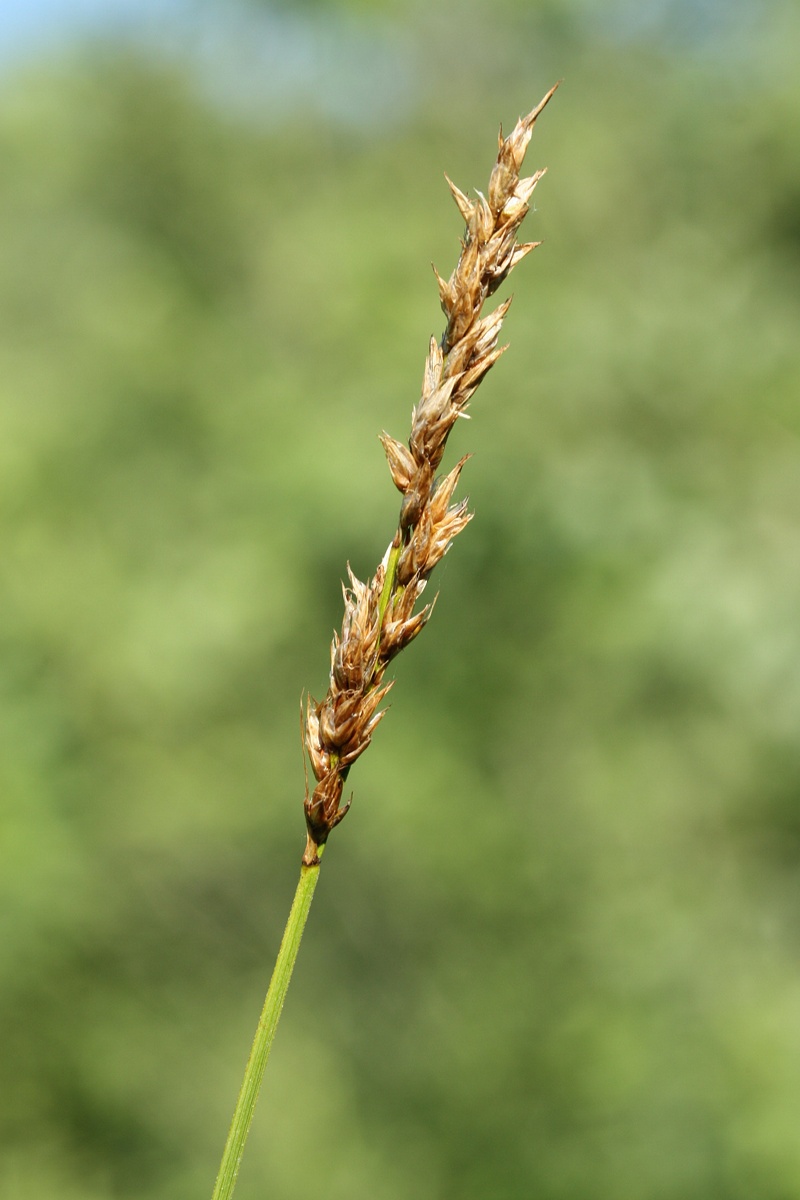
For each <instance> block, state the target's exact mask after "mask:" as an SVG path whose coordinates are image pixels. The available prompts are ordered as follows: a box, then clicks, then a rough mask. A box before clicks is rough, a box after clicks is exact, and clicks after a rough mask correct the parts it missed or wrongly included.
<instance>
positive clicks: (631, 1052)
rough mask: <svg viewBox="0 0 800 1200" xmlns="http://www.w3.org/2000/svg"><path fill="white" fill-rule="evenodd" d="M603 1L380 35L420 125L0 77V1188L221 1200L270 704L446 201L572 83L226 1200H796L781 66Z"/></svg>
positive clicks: (360, 527) (320, 651) (294, 839)
mask: <svg viewBox="0 0 800 1200" xmlns="http://www.w3.org/2000/svg"><path fill="white" fill-rule="evenodd" d="M353 7H354V11H356V12H358V6H357V5H356V6H351V8H353ZM676 7H677V6H676ZM326 8H327V9H328V10H333V11H334V12H335V11H336V6H333V5H327V6H325V5H318V6H314V5H309V6H307V8H306V9H305V10H304V12H305V13H306V19H308V20H309V21H313V20H315V19H319V12H321V11H322V10H324V9H326ZM317 10H319V11H317ZM621 11H622V10H621V6H620V9H619V11H618V17H619V21H618V23H617V24H616V25H614V23H613V22H609V23H608V25H604V23H603V20H602V19H601V13H600V10H599V9H597V8H595V7H594V6H592V5H589V4H586V5H583V6H580V7H579V6H575V8H574V9H570V8H569V6H561V5H559V4H557V3H555V0H552V2H551V3H550V4H548V5H546V6H542V7H541V10H537V12H536V13H533V12H531V10H530V9H529V8H528V7H527V6H525V5H519V4H512V3H510V2H508V3H504V4H501V5H499V6H498V7H497V8H496V9H495V8H493V7H492V6H486V9H485V10H484V9H482V8H479V7H476V6H467V5H463V6H461V8H459V6H458V5H456V6H448V5H443V6H441V8H438V9H436V10H435V11H434V10H431V11H430V12H427V13H424V12H422V11H421V10H418V9H416V8H415V7H413V6H410V5H408V6H404V9H403V17H402V33H403V41H402V50H403V53H409V51H411V52H412V53H413V57H414V63H415V68H414V69H415V71H416V72H417V87H418V91H419V95H418V97H417V99H416V101H415V102H414V103H410V104H409V105H408V107H407V108H406V109H404V110H403V111H401V112H398V113H397V114H395V117H394V119H393V120H392V121H388V122H381V123H371V122H370V121H369V120H365V122H364V123H363V125H361V126H354V125H347V124H342V123H340V122H338V123H337V121H335V120H334V119H333V118H331V117H330V116H326V115H325V112H324V105H323V104H322V103H321V104H320V111H315V109H314V105H313V103H310V102H308V101H307V102H305V103H304V104H302V105H299V106H298V109H297V112H296V113H295V114H294V115H293V116H292V117H291V118H290V119H288V120H282V121H281V122H275V121H272V120H270V118H269V113H268V112H265V114H264V118H263V120H261V119H256V118H255V117H254V114H253V112H252V111H251V112H248V113H246V114H245V113H243V112H241V111H240V110H239V109H237V108H236V106H235V105H233V106H231V107H228V108H226V107H225V105H224V104H223V103H222V102H221V101H220V99H219V96H218V95H216V96H212V95H211V94H209V92H208V91H207V90H204V88H203V87H202V86H201V84H200V83H199V82H198V80H197V78H196V77H193V76H192V73H191V71H190V70H189V68H188V66H187V67H185V68H184V67H183V66H182V65H181V64H180V63H179V62H175V61H173V60H170V59H167V58H164V59H161V60H158V59H157V58H155V57H154V56H152V55H148V54H147V53H145V52H144V51H141V50H140V51H135V50H133V49H130V48H129V49H125V48H122V47H119V48H114V47H111V46H105V47H100V46H97V45H95V46H93V47H88V48H87V49H86V50H85V51H84V52H81V53H80V54H76V53H73V54H71V55H65V56H64V57H63V59H61V60H55V59H54V60H52V61H50V62H48V63H47V64H44V65H41V66H38V67H37V66H34V67H30V68H28V69H26V70H25V71H19V72H17V73H15V74H12V75H7V77H6V79H5V81H4V83H3V93H2V94H3V104H2V109H1V110H0V156H1V157H2V161H3V163H4V169H3V172H2V176H0V223H1V225H2V230H3V236H2V238H1V239H0V316H1V319H0V521H2V541H3V546H4V554H3V556H2V560H1V561H0V609H1V610H2V614H3V621H2V630H0V645H1V647H2V651H1V653H0V796H1V797H2V830H3V863H4V866H3V872H2V878H1V880H0V922H2V923H1V924H0V969H1V970H2V993H0V1005H1V1006H2V1027H3V1030H4V1039H3V1041H4V1052H3V1055H2V1062H3V1067H2V1074H3V1081H2V1087H0V1112H2V1122H3V1140H4V1155H3V1161H2V1166H0V1194H2V1195H3V1196H8V1197H9V1198H10V1197H14V1198H15V1200H45V1198H46V1200H50V1198H51V1197H54V1196H58V1197H59V1198H60V1200H62V1198H63V1200H70V1198H71V1197H76V1198H78V1197H80V1200H100V1198H105V1197H120V1198H124V1197H141V1196H144V1195H146V1196H148V1197H152V1198H153V1200H158V1198H159V1197H164V1200H167V1198H169V1200H182V1198H183V1197H185V1198H186V1200H188V1198H189V1197H195V1196H197V1195H203V1194H205V1193H206V1192H210V1188H211V1182H212V1180H213V1175H214V1172H215V1170H216V1165H217V1160H218V1156H219V1153H220V1151H221V1147H222V1142H223V1140H224V1133H225V1128H226V1124H227V1120H228V1118H229V1115H230V1110H231V1107H232V1104H233V1099H234V1096H235V1091H236V1087H237V1086H238V1080H239V1075H240V1071H241V1067H242V1065H243V1061H244V1056H245V1054H246V1050H247V1047H248V1045H249V1039H250V1037H251V1034H252V1027H253V1024H254V1022H255V1019H256V1015H257V1012H258V1009H259V1006H260V1003H261V1000H262V997H263V991H264V989H265V986H266V982H267V979H268V975H269V970H270V965H271V960H272V956H273V955H274V951H275V948H276V946H277V941H278V938H279V936H280V931H281V928H282V925H283V921H284V919H285V916H286V912H287V910H288V904H289V901H290V898H291V892H292V888H293V886H294V882H295V877H296V873H297V869H298V865H299V858H300V853H301V851H302V845H303V828H302V815H301V803H300V801H301V795H302V786H303V785H302V768H301V765H300V752H299V734H298V713H297V706H298V699H299V695H300V692H301V690H302V689H303V688H310V689H311V691H312V692H316V693H317V694H319V693H320V692H322V691H324V687H325V676H326V663H327V641H328V638H329V635H330V630H331V628H332V627H333V626H334V625H335V624H336V623H337V622H338V620H339V614H340V605H341V600H340V595H339V580H340V578H341V577H342V575H343V573H344V569H345V564H346V562H347V561H348V560H349V561H350V562H351V563H352V566H353V569H354V570H355V571H356V573H358V574H361V575H362V576H363V575H366V574H368V573H369V572H370V571H372V570H373V569H374V565H375V563H376V561H377V559H378V557H379V556H380V554H381V553H382V552H383V549H384V547H385V543H386V541H387V540H388V537H389V536H390V534H391V531H392V529H393V527H394V521H395V517H396V508H397V500H398V498H397V495H396V493H395V492H394V490H393V488H392V486H391V483H390V481H389V479H388V472H387V471H386V468H385V464H384V462H383V456H382V452H381V449H380V446H379V445H378V442H377V439H376V434H377V433H378V432H379V431H380V430H381V429H382V428H387V429H388V430H389V431H390V432H391V433H392V434H394V435H395V436H405V434H406V431H407V428H408V419H409V412H410V407H411V404H412V403H413V402H414V399H415V398H416V395H417V389H418V383H419V378H420V375H421V370H422V361H423V357H424V353H425V347H426V343H427V339H428V337H429V335H430V334H431V333H432V332H437V333H438V332H439V331H440V325H441V318H440V314H439V313H438V309H437V306H436V298H435V285H434V282H433V279H432V278H431V276H430V275H429V272H428V268H427V263H428V261H429V260H430V259H431V258H433V259H435V261H436V263H437V266H438V267H439V269H440V270H442V271H443V272H444V273H446V272H447V271H449V269H450V267H451V265H452V263H453V262H454V260H455V257H456V252H457V242H456V235H457V232H458V231H459V221H458V215H457V213H456V211H455V209H454V207H453V206H452V203H451V201H450V200H449V197H448V195H447V190H446V186H445V184H444V181H443V180H442V174H441V173H442V170H445V169H446V170H447V171H448V173H449V174H451V176H452V177H453V178H454V179H455V180H456V181H457V182H458V183H459V184H460V185H461V186H462V187H464V188H468V187H471V186H481V185H482V184H484V183H485V180H486V178H487V172H488V169H489V165H490V162H491V156H492V139H493V137H494V134H495V132H496V123H497V121H498V120H499V119H500V118H502V119H503V120H504V121H505V123H506V124H507V125H508V124H510V123H511V122H512V121H513V119H514V118H515V117H516V115H517V113H518V112H519V111H521V110H522V109H523V108H524V107H526V106H530V105H531V104H533V103H534V102H535V101H536V100H538V98H539V97H540V95H541V94H542V93H543V92H544V91H545V90H546V88H547V87H548V86H549V85H550V83H551V82H553V80H554V78H556V77H558V76H560V75H564V76H566V83H565V86H564V88H563V89H562V90H561V91H560V92H559V93H558V95H557V97H556V99H555V100H554V102H553V104H552V106H551V107H550V108H549V109H548V111H547V113H546V115H545V117H543V119H542V122H541V124H540V126H539V127H538V128H537V132H536V135H535V137H534V142H533V144H532V147H531V151H530V157H529V162H530V165H531V167H536V166H539V165H544V164H548V165H549V167H550V174H549V175H548V176H547V177H546V179H545V180H544V181H543V183H542V184H541V185H540V190H539V191H538V192H537V204H538V208H539V209H540V212H537V213H536V214H532V216H531V217H530V218H529V223H528V232H529V234H530V236H537V237H538V236H544V237H545V238H546V245H545V246H544V247H543V248H542V249H541V250H539V251H537V253H536V255H534V256H533V258H532V259H530V260H528V261H527V262H526V263H525V264H524V265H523V266H522V267H521V268H520V269H519V271H518V272H517V274H516V276H515V290H516V292H517V297H516V300H515V303H514V306H513V307H512V310H511V313H510V316H509V318H508V322H507V326H506V329H507V337H508V340H509V341H510V343H511V350H510V351H509V353H508V355H507V356H506V357H505V358H504V359H503V360H502V361H501V362H500V364H499V365H498V366H497V367H496V368H495V370H494V371H493V372H492V374H491V375H490V376H489V378H488V379H487V381H486V383H485V385H484V386H483V387H482V389H481V392H480V393H479V394H478V396H477V397H476V400H475V403H474V420H473V421H472V422H471V423H470V424H469V425H464V426H463V427H462V428H461V429H460V431H459V433H458V445H457V446H456V447H455V450H456V452H457V453H462V452H464V451H466V450H471V451H474V452H475V457H474V458H473V459H472V460H471V461H470V463H469V465H468V468H467V470H466V472H465V476H464V479H465V486H466V487H467V488H468V489H469V491H470V493H471V496H472V504H473V507H474V509H475V512H476V519H475V521H474V522H473V523H472V525H471V526H470V528H469V530H468V531H467V532H466V533H465V534H464V536H463V537H462V538H460V539H459V543H458V544H457V545H456V546H455V547H454V550H453V553H452V555H450V556H448V559H447V561H446V563H444V564H443V567H442V569H441V570H440V572H439V579H438V581H437V584H438V587H439V588H440V589H441V595H440V599H439V602H438V604H437V608H436V612H435V615H434V618H433V620H432V623H431V625H430V627H429V628H428V630H427V631H426V633H425V634H424V636H423V637H422V638H421V639H420V641H419V642H418V643H416V644H415V646H414V647H413V649H412V650H410V651H409V652H408V654H407V655H404V656H403V658H402V659H401V660H400V661H399V663H398V671H397V674H398V677H399V678H398V685H397V687H396V689H395V691H394V693H393V698H392V699H393V705H392V711H391V714H390V716H389V717H388V718H387V720H386V721H385V722H384V724H383V725H382V726H381V729H380V732H379V734H378V735H377V736H376V740H375V744H374V746H373V748H372V749H371V750H370V752H369V754H368V755H366V756H365V758H364V759H363V760H362V761H360V762H359V764H358V766H357V768H356V769H355V770H354V772H353V775H352V777H351V779H352V783H353V786H354V790H355V801H354V804H353V810H352V813H351V815H350V816H349V817H348V818H347V821H346V822H345V824H344V825H343V826H342V827H341V828H340V829H339V830H338V831H337V832H336V834H335V835H334V837H333V838H332V840H331V845H330V848H329V852H328V854H327V856H326V859H325V862H324V866H323V872H322V878H321V882H320V887H319V890H318V896H317V900H316V901H315V909H314V911H313V912H312V917H311V921H310V925H309V929H308V932H307V935H306V943H305V944H304V946H303V950H302V953H301V960H300V965H299V968H298V972H297V976H296V979H295V982H294V983H293V986H292V993H290V999H289V1003H288V1006H287V1010H286V1013H285V1015H284V1018H283V1023H282V1026H281V1029H280V1032H279V1037H278V1041H277V1044H276V1049H275V1052H274V1055H273V1059H272V1062H271V1064H270V1069H269V1072H268V1076H267V1085H266V1089H265V1093H264V1095H263V1097H262V1100H261V1102H260V1107H259V1110H258V1112H257V1117H256V1125H255V1129H254V1134H253V1137H252V1139H251V1145H250V1147H249V1149H248V1156H247V1158H246V1160H245V1166H244V1168H243V1172H242V1176H241V1181H240V1185H239V1186H240V1191H241V1196H242V1200H246V1197H248V1196H257V1195H274V1196H281V1197H284V1198H286V1200H293V1198H295V1197H297V1198H298V1200H299V1198H300V1197H303V1196H306V1195H308V1194H309V1191H314V1193H315V1194H317V1195H320V1196H324V1197H326V1200H327V1198H331V1200H334V1198H340V1197H341V1198H344V1197H347V1198H352V1197H365V1198H366V1197H370V1200H384V1198H385V1200H390V1198H391V1200H397V1198H399V1197H414V1198H415V1200H428V1198H430V1200H433V1198H436V1200H451V1198H452V1200H455V1198H456V1197H458V1200H483V1198H484V1197H493V1198H498V1200H523V1198H527V1197H532V1196H536V1197H547V1198H548V1200H550V1198H552V1200H578V1198H583V1197H585V1198H587V1200H629V1198H630V1200H634V1198H638V1197H643V1198H644V1197H647V1198H648V1200H687V1198H690V1197H698V1198H700V1197H702V1198H703V1200H711V1198H720V1200H723V1198H724V1200H750V1198H751V1197H753V1196H758V1197H760V1198H762V1197H763V1198H764V1200H788V1198H789V1197H794V1196H796V1195H797V1193H798V1189H800V1140H798V1138H797V1129H798V1127H799V1126H800V1091H799V1090H798V1082H797V1081H798V1078H800V1036H799V1035H798V1023H797V1011H798V1004H800V973H799V972H798V967H797V960H798V935H797V921H796V912H797V900H798V877H799V876H798V867H799V866H800V817H799V816H798V785H799V784H800V750H799V749H798V727H799V726H800V682H798V680H799V679H800V676H798V672H797V669H796V663H797V661H798V653H800V626H799V625H798V621H797V612H798V604H799V603H800V571H799V570H798V561H800V560H799V558H798V527H799V525H798V519H799V518H800V491H798V484H797V481H798V476H799V474H800V441H799V440H798V435H799V434H800V400H799V396H800V390H799V389H800V341H798V337H797V330H798V317H800V289H798V269H800V222H798V211H800V208H799V207H798V206H799V205H800V157H799V156H798V152H797V147H798V145H800V138H799V135H800V85H799V84H798V82H797V79H796V72H795V71H794V67H793V64H791V63H790V62H789V60H788V58H787V55H786V50H785V47H786V46H787V44H790V43H791V40H792V37H794V41H795V44H796V38H797V35H798V33H800V28H798V25H797V21H796V18H795V15H794V11H793V8H792V7H791V6H786V7H785V8H783V9H781V8H780V7H779V6H777V5H776V6H774V8H773V9H772V10H771V14H770V21H768V22H765V23H764V26H763V28H759V29H758V30H757V31H754V30H753V29H752V28H751V27H749V26H748V28H747V30H746V36H745V34H741V36H739V35H737V31H736V29H735V28H727V27H726V28H725V29H724V30H721V31H720V34H719V36H720V38H721V39H722V38H723V36H724V38H725V39H727V40H725V41H724V42H723V44H721V45H716V44H715V42H714V39H713V37H710V36H709V35H708V31H705V33H703V36H701V35H700V33H699V32H698V31H696V30H694V31H693V30H692V29H691V28H690V29H689V30H688V32H687V30H686V29H684V28H683V27H682V26H681V25H680V23H678V25H677V26H675V27H674V28H662V27H660V26H654V27H651V28H649V29H647V30H645V31H644V32H643V33H642V32H641V31H640V32H639V34H638V35H637V36H634V32H635V31H634V32H630V31H628V33H627V34H626V33H625V31H624V22H622V24H620V21H621V20H622V18H621V16H620V13H621ZM315 12H317V16H315V15H314V14H315ZM499 16H502V22H503V24H502V28H498V27H497V20H498V19H499ZM348 19H349V20H352V19H357V18H352V16H351V17H350V18H348ZM375 19H377V18H375V17H374V15H373V17H371V18H370V20H375ZM395 19H396V20H397V21H398V28H399V27H400V18H399V17H398V16H396V18H395ZM793 22H794V24H793ZM454 28H455V29H457V30H458V34H459V38H458V53H455V52H454V49H453V30H454ZM398 53H400V51H398ZM367 115H368V114H367ZM317 1173H319V1177H318V1179H317V1182H315V1183H314V1184H313V1186H312V1185H311V1183H310V1180H312V1179H316V1178H317Z"/></svg>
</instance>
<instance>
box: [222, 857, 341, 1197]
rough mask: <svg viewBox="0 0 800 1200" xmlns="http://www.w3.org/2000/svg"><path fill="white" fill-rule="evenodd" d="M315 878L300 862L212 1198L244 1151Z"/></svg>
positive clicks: (227, 1186)
mask: <svg viewBox="0 0 800 1200" xmlns="http://www.w3.org/2000/svg"><path fill="white" fill-rule="evenodd" d="M323 849H324V847H322V846H320V847H319V851H318V853H319V854H322V851H323ZM318 878H319V862H317V863H316V864H315V865H314V866H310V867H309V866H305V865H303V866H302V867H301V868H300V880H299V882H298V884H297V891H296V892H295V894H294V900H293V901H292V908H291V911H290V913H289V919H288V921H287V922H286V928H285V930H284V932H283V939H282V941H281V946H280V950H279V951H278V958H277V961H276V963H275V969H274V971H273V972H272V979H271V980H270V984H269V989H268V991H267V997H266V999H265V1001H264V1008H263V1009H262V1012H261V1017H260V1019H259V1022H258V1028H257V1029H256V1035H255V1037H254V1038H253V1047H252V1049H251V1051H250V1057H249V1058H248V1060H247V1066H246V1067H245V1071H244V1078H243V1080H242V1086H241V1088H240V1089H239V1098H238V1100H237V1101H236V1108H235V1110H234V1113H233V1120H232V1121H231V1127H230V1130H229V1131H228V1140H227V1142H226V1143H225V1149H224V1151H223V1152H222V1162H221V1163H220V1168H219V1174H218V1175H217V1182H216V1184H215V1186H214V1194H213V1196H212V1200H230V1197H231V1196H232V1195H233V1189H234V1188H235V1186H236V1177H237V1175H238V1174H239V1164H240V1163H241V1161H242V1155H243V1154H244V1145H245V1142H246V1141H247V1135H248V1133H249V1131H250V1123H251V1121H252V1120H253V1113H254V1111H255V1107H256V1100H257V1099H258V1093H259V1089H260V1087H261V1081H262V1079H263V1078H264V1070H265V1068H266V1065H267V1059H268V1058H269V1052H270V1050H271V1048H272V1041H273V1038H274V1037H275V1030H276V1029H277V1026H278V1020H279V1019H280V1015H281V1009H282V1008H283V1002H284V1000H285V999H286V992H287V989H288V987H289V980H290V979H291V977H292V970H293V968H294V964H295V959H296V958H297V951H298V950H299V949H300V939H301V938H302V936H303V930H304V929H305V925H306V920H307V918H308V910H309V909H310V907H311V900H312V898H313V896H314V889H315V888H316V886H317V879H318Z"/></svg>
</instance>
